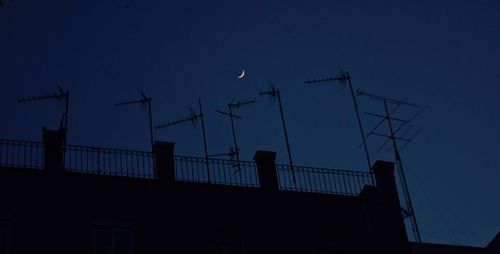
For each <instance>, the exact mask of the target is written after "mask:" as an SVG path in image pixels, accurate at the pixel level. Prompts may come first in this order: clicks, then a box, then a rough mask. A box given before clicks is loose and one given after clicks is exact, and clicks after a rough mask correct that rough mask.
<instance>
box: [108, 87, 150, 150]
mask: <svg viewBox="0 0 500 254" xmlns="http://www.w3.org/2000/svg"><path fill="white" fill-rule="evenodd" d="M151 100H152V99H151V98H150V97H147V96H146V95H144V93H143V92H141V98H140V99H138V100H133V101H126V102H120V103H116V104H115V106H123V105H128V104H139V103H140V104H142V105H144V104H145V103H147V104H148V111H149V138H150V141H151V149H153V147H154V139H153V117H152V113H151Z"/></svg>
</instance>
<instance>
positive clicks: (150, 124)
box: [148, 98, 155, 149]
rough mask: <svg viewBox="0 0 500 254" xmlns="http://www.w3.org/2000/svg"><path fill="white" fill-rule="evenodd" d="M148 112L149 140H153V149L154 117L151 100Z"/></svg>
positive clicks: (152, 145) (149, 99)
mask: <svg viewBox="0 0 500 254" xmlns="http://www.w3.org/2000/svg"><path fill="white" fill-rule="evenodd" d="M148 110H149V138H150V139H151V149H153V147H154V145H155V144H154V139H153V117H152V113H151V98H148Z"/></svg>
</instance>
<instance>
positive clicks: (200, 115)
mask: <svg viewBox="0 0 500 254" xmlns="http://www.w3.org/2000/svg"><path fill="white" fill-rule="evenodd" d="M198 106H199V110H200V112H199V113H196V112H195V111H194V110H193V109H191V108H189V116H187V117H184V118H181V119H178V120H175V121H171V122H167V123H164V124H161V125H158V126H155V127H154V129H155V130H158V129H161V128H165V127H169V126H173V125H177V124H181V123H184V122H191V123H192V125H193V128H196V125H197V121H198V119H201V129H202V131H203V145H204V148H205V165H206V169H207V176H208V182H209V183H210V181H211V180H210V170H209V166H208V152H207V138H206V134H205V122H204V121H203V117H204V114H203V110H202V107H201V99H198Z"/></svg>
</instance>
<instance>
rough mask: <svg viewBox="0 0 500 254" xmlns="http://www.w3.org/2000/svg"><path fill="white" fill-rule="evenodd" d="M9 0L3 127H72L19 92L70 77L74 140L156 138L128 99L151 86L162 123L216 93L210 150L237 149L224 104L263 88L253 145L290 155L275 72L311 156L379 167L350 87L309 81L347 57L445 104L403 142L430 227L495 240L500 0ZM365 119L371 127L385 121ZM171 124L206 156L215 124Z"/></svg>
mask: <svg viewBox="0 0 500 254" xmlns="http://www.w3.org/2000/svg"><path fill="white" fill-rule="evenodd" d="M2 2H3V5H2V6H0V50H1V53H0V84H1V88H2V90H1V93H0V103H1V104H0V113H1V114H2V118H3V119H4V121H2V124H1V125H0V137H3V138H10V139H20V140H35V141H39V140H41V135H42V132H41V127H42V126H47V127H48V128H52V129H56V128H57V127H58V125H59V118H60V117H61V113H62V112H63V109H64V106H63V104H62V103H60V102H57V101H44V102H38V103H22V104H20V103H18V102H17V100H16V99H17V97H19V96H30V95H39V94H46V93H52V92H54V91H55V90H56V88H57V87H56V85H57V84H59V85H60V86H62V87H63V88H64V89H69V90H70V92H71V98H70V114H69V129H68V143H70V144H79V145H91V146H103V147H114V148H123V149H138V150H150V143H149V132H148V131H149V130H148V125H147V110H145V109H142V110H141V107H140V106H139V105H130V106H123V107H115V106H113V105H114V103H117V102H122V101H127V100H134V99H138V98H139V96H140V91H143V92H144V93H145V94H146V95H149V96H151V97H152V99H153V100H152V105H153V123H154V125H158V124H161V123H163V122H165V121H170V120H176V119H179V118H183V117H186V116H188V114H189V107H192V108H193V109H197V101H198V98H201V99H202V102H203V107H204V111H205V116H206V117H205V122H206V129H207V140H208V150H209V153H211V154H213V153H225V152H227V149H228V146H229V145H230V144H231V142H232V139H231V132H230V122H229V119H228V118H226V117H225V116H223V115H220V114H217V113H215V110H216V109H218V110H224V111H226V110H227V104H228V103H230V102H236V101H238V100H241V99H252V98H256V99H257V100H258V102H257V103H255V104H253V105H248V106H245V107H242V108H240V109H238V110H237V111H236V112H235V113H236V114H238V115H240V116H242V117H243V119H241V120H236V132H237V137H238V143H239V145H240V148H241V155H240V158H241V159H242V160H252V158H253V154H254V153H255V151H256V150H270V151H276V152H277V158H278V160H279V161H278V162H279V163H283V164H285V163H287V158H286V146H285V143H284V137H283V132H282V127H281V122H280V118H279V109H278V107H277V103H276V104H274V105H272V104H271V103H270V102H269V100H268V98H266V97H263V96H259V95H258V92H259V91H260V90H263V89H266V88H267V80H272V82H273V83H274V84H275V86H276V87H277V88H279V89H280V90H281V96H282V101H283V106H284V113H285V117H286V123H287V128H288V135H289V138H290V143H291V149H292V157H293V160H294V162H295V164H297V165H305V166H317V167H328V168H341V169H353V170H361V171H366V170H367V165H366V160H365V157H364V153H363V149H362V148H360V147H358V145H359V144H360V142H361V137H360V134H359V130H358V125H357V122H356V115H355V113H354V108H353V105H352V101H351V97H350V93H349V89H342V87H341V86H339V84H338V83H334V82H332V83H325V84H322V85H315V86H312V85H306V84H304V81H305V80H308V79H314V78H325V77H330V76H335V75H336V74H338V67H339V66H340V67H342V68H343V69H344V70H346V71H348V72H349V73H350V75H351V78H352V84H353V86H354V87H355V88H359V89H362V90H364V91H367V92H371V93H374V94H379V95H383V96H388V97H391V98H398V99H404V98H407V99H408V101H410V102H413V103H417V104H419V105H422V106H425V105H428V106H429V107H428V109H427V110H426V111H425V112H424V113H423V114H422V115H420V116H419V117H417V118H416V119H414V121H413V124H414V127H413V128H414V129H413V131H410V133H409V134H407V136H410V134H412V133H413V132H414V131H415V130H416V129H418V128H420V127H423V129H422V131H421V132H420V133H419V134H418V135H417V136H416V137H415V138H414V140H413V141H412V142H411V143H410V144H408V146H407V147H406V148H405V149H404V150H403V151H402V154H401V155H402V158H403V162H404V163H405V166H406V175H407V178H408V184H409V188H410V191H411V195H412V198H413V203H414V204H413V205H414V207H415V211H416V216H417V220H418V222H419V226H420V230H421V235H422V238H423V240H424V241H425V242H439V243H455V244H465V245H474V246H484V245H486V244H487V243H488V242H489V241H490V240H491V239H492V238H493V237H494V235H495V234H496V233H497V232H498V231H499V229H500V199H499V196H500V134H499V131H500V115H499V109H500V96H499V95H500V15H498V14H499V13H500V2H499V1H495V0H491V1H488V0H482V1H479V0H477V1H473V0H470V1H462V0H450V1H422V0H419V1H257V0H252V1H250V0H249V1H237V0H232V1H138V0H112V1H68V0H54V1H34V0H31V1H28V0H15V1H14V0H4V1H2ZM243 69H244V70H245V71H246V73H247V75H246V76H245V77H244V78H243V79H237V78H236V76H238V75H239V74H240V73H241V71H242V70H243ZM358 101H359V106H360V110H361V111H362V112H373V113H383V110H384V108H383V105H382V104H380V103H375V102H373V101H370V100H369V99H368V98H366V97H358ZM414 112H415V109H414V108H411V107H402V108H400V109H399V110H398V111H397V114H396V115H395V116H397V117H400V118H410V117H411V116H412V115H413V113H414ZM362 117H363V124H364V127H365V129H367V130H369V129H370V128H371V127H372V126H373V125H374V124H376V121H377V120H376V119H374V118H372V117H370V116H367V115H363V116H362ZM382 127H384V126H382ZM386 130H387V129H386V128H381V129H379V132H384V131H386ZM155 138H156V140H162V141H172V142H175V143H176V148H175V149H176V154H178V155H190V156H200V157H201V156H203V143H202V132H201V128H200V126H198V127H197V128H196V129H193V127H192V126H191V124H190V123H186V124H183V125H178V126H174V127H170V128H165V129H161V130H158V131H156V132H155ZM383 142H384V139H382V138H380V137H375V136H371V137H369V138H368V144H369V147H370V155H371V157H372V161H375V160H376V159H380V160H394V155H393V153H392V152H390V151H389V152H388V151H387V149H384V150H383V151H381V152H380V153H377V152H376V150H377V149H378V147H379V146H380V144H381V143H383ZM386 148H389V146H387V147H386ZM410 238H411V236H410Z"/></svg>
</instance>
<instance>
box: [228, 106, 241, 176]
mask: <svg viewBox="0 0 500 254" xmlns="http://www.w3.org/2000/svg"><path fill="white" fill-rule="evenodd" d="M231 105H232V104H229V105H228V108H229V117H230V118H231V129H232V130H233V143H234V150H235V154H236V165H237V166H238V171H239V170H241V168H240V149H239V148H238V144H237V143H236V132H235V130H234V121H233V107H231Z"/></svg>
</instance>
